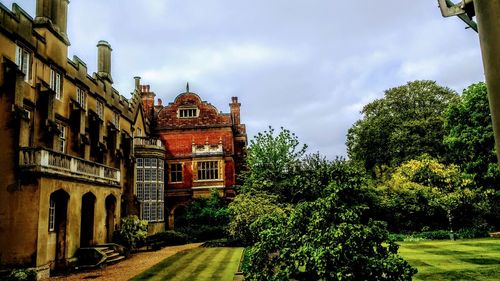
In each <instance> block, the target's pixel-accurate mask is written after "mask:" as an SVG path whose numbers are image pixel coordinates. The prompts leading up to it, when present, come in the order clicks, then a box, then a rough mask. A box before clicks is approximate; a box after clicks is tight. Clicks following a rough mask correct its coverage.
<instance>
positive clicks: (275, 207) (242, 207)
mask: <svg viewBox="0 0 500 281" xmlns="http://www.w3.org/2000/svg"><path fill="white" fill-rule="evenodd" d="M277 201H278V200H277V196H276V195H270V194H267V193H263V192H260V193H255V192H254V193H243V194H239V195H238V196H236V197H235V198H234V200H233V202H231V203H230V204H229V210H230V212H231V221H230V222H229V228H228V232H229V235H230V236H231V237H233V238H234V239H237V240H240V241H241V243H242V244H244V245H251V244H253V243H254V242H255V241H256V239H257V234H256V233H253V232H252V231H251V229H250V226H251V225H252V224H253V223H254V222H255V221H256V220H257V219H258V218H259V217H261V216H264V215H268V214H269V215H277V214H282V213H284V212H285V210H286V206H285V205H281V204H279V203H278V202H277Z"/></svg>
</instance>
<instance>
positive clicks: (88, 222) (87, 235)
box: [80, 192, 96, 247]
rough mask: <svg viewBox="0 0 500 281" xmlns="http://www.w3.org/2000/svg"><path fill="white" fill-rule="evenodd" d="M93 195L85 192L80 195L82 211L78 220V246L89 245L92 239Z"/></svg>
mask: <svg viewBox="0 0 500 281" xmlns="http://www.w3.org/2000/svg"><path fill="white" fill-rule="evenodd" d="M95 200H96V199H95V195H94V194H92V192H88V193H85V194H84V195H83V197H82V213H81V221H80V247H89V246H91V245H92V244H93V240H94V209H95Z"/></svg>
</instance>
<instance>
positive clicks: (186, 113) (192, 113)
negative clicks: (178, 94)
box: [177, 107, 199, 118]
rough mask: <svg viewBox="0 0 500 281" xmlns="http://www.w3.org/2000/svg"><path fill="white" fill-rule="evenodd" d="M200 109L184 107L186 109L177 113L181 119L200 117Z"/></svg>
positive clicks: (181, 109)
mask: <svg viewBox="0 0 500 281" xmlns="http://www.w3.org/2000/svg"><path fill="white" fill-rule="evenodd" d="M198 113H199V111H198V108H196V107H184V108H179V110H178V111H177V116H178V117H179V118H194V117H198Z"/></svg>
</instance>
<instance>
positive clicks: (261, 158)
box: [243, 127, 307, 200]
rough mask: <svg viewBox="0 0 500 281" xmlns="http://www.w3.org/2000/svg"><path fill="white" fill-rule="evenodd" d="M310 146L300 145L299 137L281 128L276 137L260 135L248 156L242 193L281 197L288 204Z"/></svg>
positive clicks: (264, 133) (252, 142)
mask: <svg viewBox="0 0 500 281" xmlns="http://www.w3.org/2000/svg"><path fill="white" fill-rule="evenodd" d="M306 148H307V146H306V145H302V146H301V145H300V142H299V140H298V138H297V136H296V135H295V134H294V133H291V132H290V131H289V130H286V129H284V128H281V130H280V132H279V133H278V134H277V135H275V132H274V129H273V128H272V127H269V131H264V132H261V133H258V134H257V135H256V136H255V138H254V139H253V140H251V141H250V146H249V147H248V150H247V155H246V166H247V169H248V170H247V171H246V173H244V174H243V178H244V185H243V191H244V192H250V191H252V190H258V191H265V192H268V193H275V194H279V195H281V196H283V197H285V198H286V199H288V200H289V198H290V197H292V196H293V193H292V192H291V191H292V190H293V188H292V187H294V186H295V185H294V179H295V174H296V171H297V170H298V168H299V165H300V159H301V158H302V157H303V156H304V154H305V151H306Z"/></svg>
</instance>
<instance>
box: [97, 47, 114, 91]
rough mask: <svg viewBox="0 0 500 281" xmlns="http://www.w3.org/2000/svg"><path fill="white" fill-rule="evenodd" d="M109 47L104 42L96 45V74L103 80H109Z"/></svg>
mask: <svg viewBox="0 0 500 281" xmlns="http://www.w3.org/2000/svg"><path fill="white" fill-rule="evenodd" d="M111 51H112V49H111V45H110V44H109V43H108V42H107V41H104V40H100V41H99V42H98V43H97V74H99V76H101V77H103V78H107V79H108V80H109V81H110V82H113V80H112V79H111Z"/></svg>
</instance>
